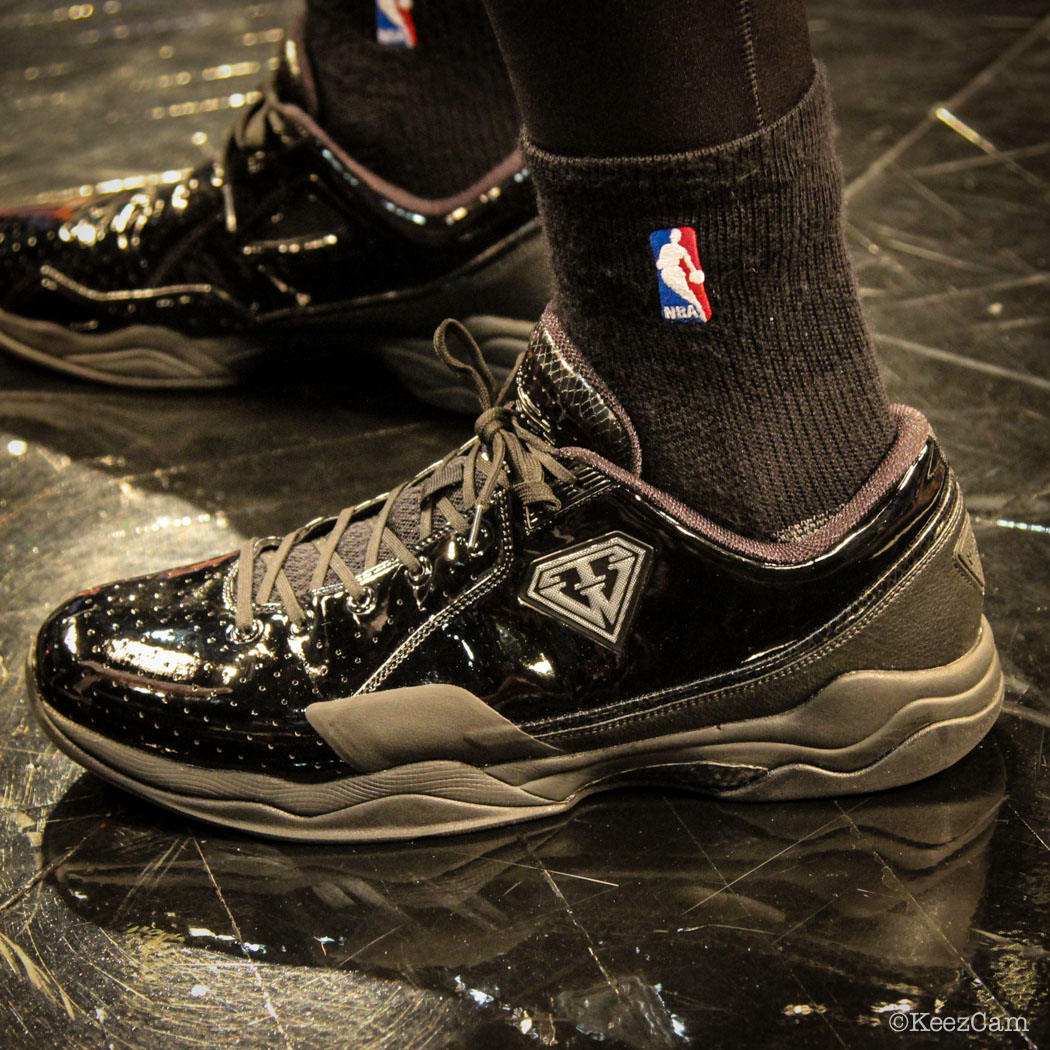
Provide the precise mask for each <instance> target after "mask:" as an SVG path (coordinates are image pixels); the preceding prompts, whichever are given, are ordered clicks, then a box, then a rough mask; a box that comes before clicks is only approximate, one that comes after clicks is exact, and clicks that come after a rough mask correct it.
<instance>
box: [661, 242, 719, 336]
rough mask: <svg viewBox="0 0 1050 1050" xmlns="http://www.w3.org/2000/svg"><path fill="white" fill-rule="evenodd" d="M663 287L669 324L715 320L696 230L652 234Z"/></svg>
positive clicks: (662, 303) (663, 302)
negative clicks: (670, 322) (708, 296)
mask: <svg viewBox="0 0 1050 1050" xmlns="http://www.w3.org/2000/svg"><path fill="white" fill-rule="evenodd" d="M649 245H650V247H651V248H652V249H653V259H654V261H655V262H656V277H657V281H658V282H659V284H660V312H661V313H662V314H663V316H664V320H665V321H691V322H693V323H694V324H703V323H704V322H705V321H709V320H710V319H711V303H710V302H709V301H708V298H707V289H706V288H705V287H704V270H703V267H702V266H701V265H700V253H699V252H698V251H697V247H696V230H694V229H693V228H692V226H676V227H675V228H674V229H671V230H656V231H654V232H653V233H651V234H649Z"/></svg>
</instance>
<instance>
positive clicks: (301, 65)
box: [273, 19, 321, 119]
mask: <svg viewBox="0 0 1050 1050" xmlns="http://www.w3.org/2000/svg"><path fill="white" fill-rule="evenodd" d="M273 76H274V84H275V85H276V88H277V97H278V98H279V99H280V100H281V101H282V102H284V103H285V104H287V105H289V106H298V107H299V108H300V109H301V110H304V111H305V112H306V113H308V114H309V115H310V116H311V117H314V118H315V119H316V118H318V117H319V116H320V113H319V110H320V108H321V107H320V103H319V101H318V95H317V86H316V84H315V82H314V74H313V68H312V67H311V65H310V56H309V55H308V54H307V52H306V44H305V43H304V36H303V25H302V19H296V20H295V21H294V22H292V24H291V25H290V26H289V27H288V29H287V31H286V32H285V35H284V40H283V41H282V42H281V47H280V50H279V51H278V53H277V69H276V71H275V72H274V75H273Z"/></svg>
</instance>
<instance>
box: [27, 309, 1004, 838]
mask: <svg viewBox="0 0 1050 1050" xmlns="http://www.w3.org/2000/svg"><path fill="white" fill-rule="evenodd" d="M450 333H456V334H458V335H460V336H464V332H463V330H462V329H460V328H458V327H456V326H455V322H445V323H443V324H442V326H441V327H440V328H439V329H438V333H437V336H436V338H435V347H436V350H437V352H438V356H439V357H440V358H441V359H442V360H443V361H444V362H445V363H446V364H447V365H449V366H451V367H452V368H453V369H454V370H455V371H457V372H458V373H459V374H460V375H461V376H462V377H463V378H464V379H466V380H468V381H469V383H470V385H472V386H473V387H474V388H475V390H476V392H477V394H478V396H479V398H480V399H481V403H482V413H481V415H480V417H479V418H478V421H477V423H476V426H475V436H474V437H473V438H472V439H471V440H470V441H469V442H467V443H466V444H465V445H463V446H462V447H461V448H460V449H457V450H456V451H454V452H453V453H450V454H449V455H448V456H447V457H446V458H445V459H443V460H441V461H440V462H438V463H436V464H434V465H433V466H431V467H429V468H427V469H426V470H424V471H423V472H422V473H420V474H419V475H418V476H417V477H416V478H414V479H412V481H410V482H407V483H405V484H404V485H402V486H399V487H398V488H396V489H394V490H393V491H392V492H391V493H390V494H389V495H387V496H385V497H380V498H379V499H377V500H374V501H372V502H370V503H367V504H364V505H361V506H358V507H353V508H349V509H347V510H344V511H343V512H342V513H341V514H339V515H338V516H337V517H335V518H326V519H322V520H318V521H314V522H311V523H310V524H308V525H305V526H303V527H302V528H301V529H299V530H297V531H295V532H293V533H291V534H290V535H288V536H286V537H284V538H283V539H281V538H276V537H275V538H271V539H259V540H253V541H250V542H249V543H247V544H246V545H245V546H244V548H243V549H242V550H241V551H240V552H238V553H234V554H229V555H225V556H223V557H219V558H216V559H215V560H214V561H209V562H206V563H204V564H201V565H194V566H190V567H189V568H183V569H175V570H172V571H169V572H165V573H161V574H159V575H156V576H149V577H143V578H141V579H135V580H130V581H126V582H122V583H116V584H112V585H110V586H106V587H101V588H97V589H95V590H91V591H88V592H86V593H84V594H81V595H79V596H78V597H76V598H74V599H73V600H72V601H70V602H69V603H68V604H66V605H65V606H64V607H62V608H61V609H59V610H58V611H57V612H56V613H54V614H53V615H52V616H51V618H50V619H49V620H48V621H47V623H46V624H45V625H44V627H43V628H42V630H41V632H40V635H39V638H38V640H37V644H36V647H35V649H34V652H33V654H32V658H31V662H32V668H31V673H30V676H29V678H30V681H31V682H33V683H34V686H35V692H36V694H37V698H36V700H35V703H36V709H37V713H38V715H39V717H40V719H41V721H42V723H43V725H44V727H45V728H46V729H47V731H48V733H49V734H50V735H51V737H52V739H53V740H54V741H55V742H56V743H57V744H58V745H59V747H61V748H62V750H64V751H65V752H66V753H67V754H69V755H70V756H71V757H73V758H74V759H75V760H76V761H78V762H80V763H81V764H82V765H84V766H86V767H87V768H88V769H91V770H93V771H95V772H97V773H99V774H100V775H101V776H103V777H105V778H107V779H108V780H111V781H113V782H114V783H116V784H119V785H121V786H123V787H125V788H127V789H128V790H130V791H134V792H136V793H138V794H140V795H143V796H145V797H146V798H149V799H152V800H153V801H155V802H158V803H161V804H163V805H165V806H168V807H170V808H172V809H175V810H178V811H180V812H182V813H187V814H190V815H193V816H197V817H202V818H205V819H207V820H211V821H215V822H218V823H221V824H226V825H228V826H231V827H237V828H242V829H245V830H250V831H255V832H260V833H263V834H270V835H277V836H284V837H289V838H299V839H315V840H321V839H328V840H357V839H393V838H403V837H409V836H415V835H422V834H431V833H447V832H455V831H461V830H466V829H472V828H482V827H488V826H492V825H499V824H504V823H509V822H513V821H519V820H526V819H529V818H531V817H538V816H543V815H547V814H552V813H557V812H560V811H563V810H566V809H568V808H569V807H571V806H572V805H573V804H574V803H575V802H576V801H578V800H579V799H580V798H582V797H583V796H585V795H587V794H589V793H591V792H593V791H596V790H600V789H603V788H609V787H614V786H617V785H623V784H637V783H658V784H670V785H678V786H683V787H690V788H694V789H697V790H701V791H705V792H708V793H711V794H714V795H717V796H719V797H722V798H728V799H756V800H764V801H776V800H782V799H793V798H803V797H812V796H821V795H836V794H840V793H849V792H861V791H864V792H867V791H873V790H878V789H881V788H888V787H892V786H895V785H899V784H904V783H908V782H911V781H915V780H919V779H921V778H924V777H926V776H929V775H930V774H932V773H935V772H937V771H938V770H940V769H943V768H944V767H946V766H948V765H950V764H951V763H952V762H954V761H955V760H956V759H958V758H959V757H960V756H961V755H963V754H965V753H966V752H967V751H969V750H970V749H971V748H972V747H973V746H974V745H975V744H976V743H977V741H978V740H980V739H981V737H982V736H983V735H984V734H985V733H986V732H987V731H988V729H989V728H990V726H991V725H992V723H993V722H994V721H995V718H996V716H997V714H998V711H999V707H1000V705H1001V702H1002V689H1003V676H1002V672H1001V670H1000V666H999V660H998V657H997V654H996V649H995V644H994V642H993V639H992V634H991V631H990V629H989V627H988V624H987V622H986V621H985V620H984V618H983V617H982V611H981V610H982V601H983V589H984V583H983V577H982V573H981V567H980V561H979V558H978V555H977V549H976V545H975V543H974V538H973V532H972V530H971V528H970V524H969V519H968V517H967V515H966V512H965V509H964V507H963V502H962V498H961V495H960V492H959V486H958V483H957V481H956V479H955V477H954V475H953V474H952V473H951V471H950V470H949V469H948V467H947V465H946V463H945V460H944V458H943V456H942V455H941V452H940V450H939V448H938V446H937V443H936V442H935V440H934V439H933V437H932V435H931V434H930V430H929V426H928V424H927V423H926V421H925V419H923V417H922V416H921V415H919V414H918V413H917V412H915V411H913V410H912V409H908V408H903V407H901V408H898V409H897V410H896V419H897V426H898V433H897V438H896V441H895V443H894V445H893V447H892V448H891V450H890V451H889V453H888V454H887V456H886V458H885V460H884V461H883V463H882V464H881V465H880V466H879V468H878V469H877V470H876V472H875V473H874V474H873V475H872V477H871V478H870V479H869V480H868V482H867V483H866V484H865V485H864V486H863V488H862V489H861V490H860V491H859V492H858V493H857V494H856V495H855V496H854V498H853V499H851V500H850V501H849V502H848V503H847V504H846V505H845V506H843V507H842V508H841V509H840V510H839V511H838V512H836V513H835V514H834V515H833V516H831V517H829V518H828V520H826V521H824V522H822V523H820V524H819V526H818V527H816V528H815V529H814V530H813V531H811V532H809V533H807V534H805V535H802V536H799V537H796V538H793V539H791V540H786V541H783V542H758V541H754V540H749V539H746V538H744V537H741V536H738V535H735V534H733V533H731V532H729V531H728V530H726V529H724V528H722V527H720V526H718V525H716V524H714V523H712V522H711V521H708V520H707V519H705V518H704V517H702V516H700V515H699V514H697V513H695V512H694V511H692V510H690V509H688V508H686V507H684V506H682V505H680V504H678V503H676V502H675V501H674V500H673V499H671V498H669V497H668V496H667V495H665V494H664V493H661V492H659V491H657V490H655V489H653V488H652V487H650V486H648V485H647V484H646V483H645V482H644V481H643V480H642V479H641V476H640V468H641V455H640V451H639V446H638V441H637V438H636V436H635V433H634V430H633V428H632V426H631V423H630V420H629V419H628V418H627V416H626V415H625V413H624V412H623V410H622V408H620V406H619V405H618V404H617V403H616V401H615V400H614V398H613V397H612V395H611V394H610V393H609V391H608V390H607V389H606V388H605V387H604V385H603V384H602V383H601V381H600V380H599V379H598V377H597V376H595V375H594V374H593V373H592V372H591V371H590V369H589V367H588V366H587V364H586V362H585V361H584V360H583V359H582V358H581V357H580V355H579V354H578V353H577V352H576V350H575V349H574V347H573V346H572V345H571V343H570V342H569V341H568V339H567V338H566V337H565V335H564V333H563V332H562V331H561V329H560V327H559V325H558V323H557V320H556V318H555V317H554V316H553V315H551V314H549V313H548V314H547V315H545V317H544V320H543V321H542V322H541V323H540V325H539V326H538V327H537V329H536V331H535V334H534V336H533V340H532V344H531V346H530V349H529V351H528V352H527V354H526V355H525V357H524V359H523V360H522V362H521V364H520V365H519V367H518V370H517V372H516V374H515V378H514V380H513V383H511V384H508V386H507V388H506V389H505V390H504V392H503V394H502V396H501V397H500V398H499V399H498V400H497V399H495V395H494V389H493V384H492V381H491V377H489V376H488V375H487V374H486V370H485V367H484V361H483V360H482V358H481V355H480V351H478V349H477V347H476V346H475V347H472V350H471V355H472V361H471V363H465V362H463V361H460V360H458V359H456V358H454V357H453V356H452V354H451V352H450V351H449V348H448V345H447V339H448V336H449V334H450ZM464 337H465V336H464Z"/></svg>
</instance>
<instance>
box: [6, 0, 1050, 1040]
mask: <svg viewBox="0 0 1050 1050" xmlns="http://www.w3.org/2000/svg"><path fill="white" fill-rule="evenodd" d="M51 2H52V3H53V2H56V0H51ZM290 11H291V8H290V7H289V5H288V4H287V3H284V2H280V3H269V2H262V3H257V4H252V5H250V6H244V5H241V4H239V3H237V2H236V0H209V2H207V3H205V2H201V0H183V2H181V3H180V4H177V5H172V4H167V5H165V4H160V3H159V2H158V0H105V2H95V3H94V4H91V3H85V4H79V5H75V6H73V7H59V8H55V9H53V8H52V7H51V6H50V3H47V2H39V0H35V2H34V0H0V127H2V128H3V135H0V201H2V202H3V203H16V202H23V201H31V200H33V199H34V198H35V197H37V196H38V195H41V194H44V193H45V192H47V193H48V194H49V195H50V194H51V193H52V192H53V191H63V192H65V193H68V194H69V195H71V196H73V195H78V194H81V193H86V192H90V190H91V188H92V187H94V186H96V185H98V184H99V183H106V184H110V183H114V182H115V181H117V180H128V179H132V180H135V179H141V178H147V179H148V178H160V179H163V178H164V177H165V172H171V171H176V170H178V169H180V168H182V167H185V166H187V165H189V164H192V163H194V162H195V160H196V158H198V157H199V156H200V151H201V149H202V148H203V149H205V150H211V149H214V148H216V146H217V144H218V142H219V141H220V139H221V134H222V129H223V128H224V127H225V125H226V123H227V122H228V121H229V120H230V119H231V116H232V115H231V113H230V112H229V111H230V110H231V109H237V108H239V107H240V106H242V105H244V104H246V102H247V101H248V100H250V99H251V98H252V97H253V96H252V95H251V92H252V91H253V90H254V89H255V87H256V85H257V84H258V82H259V80H260V78H261V77H263V76H265V73H266V70H267V65H268V60H269V56H270V54H271V49H272V46H273V43H274V41H275V40H276V39H277V38H278V37H279V35H280V27H281V26H282V24H283V23H284V21H285V20H286V19H287V18H288V16H289V14H290ZM810 13H811V20H812V26H813V35H814V40H815V43H816V47H817V49H818V51H819V52H820V54H821V56H822V57H823V58H824V59H825V60H826V61H827V63H828V65H829V68H830V71H831V76H832V80H833V82H834V84H835V86H836V89H837V97H838V107H839V117H840V122H841V124H842V132H841V137H840V144H841V149H842V153H843V160H844V164H845V168H846V174H847V181H848V198H849V209H850V211H849V215H850V238H851V243H852V246H853V248H854V251H855V259H856V262H857V266H858V270H859V273H860V276H861V280H862V283H863V286H864V294H865V299H866V303H867V305H868V307H869V309H870V313H871V317H872V320H873V321H874V323H875V324H876V326H877V328H878V331H879V343H880V350H881V353H882V361H883V365H884V370H885V376H886V379H887V382H888V383H889V385H890V388H891V391H892V393H893V395H894V396H895V397H896V398H899V399H907V400H909V401H911V402H912V403H913V404H916V405H917V406H918V407H920V408H922V409H923V410H924V411H925V412H926V413H927V414H928V415H929V416H930V418H931V419H932V420H933V423H934V425H935V427H936V429H937V431H938V433H939V435H940V437H941V438H942V440H943V442H944V444H945V445H946V446H947V448H948V450H949V452H950V453H951V455H952V458H953V462H954V464H955V466H956V467H957V469H958V471H959V473H960V474H961V476H962V479H963V482H964V485H965V488H966V490H967V493H968V497H969V501H970V505H971V508H972V509H973V511H974V512H975V518H976V525H977V531H978V534H979V541H980V543H981V546H982V549H983V552H984V557H985V566H986V569H987V573H988V577H989V582H990V593H989V598H988V611H989V616H990V618H991V620H992V623H993V625H994V627H995V630H996V632H997V636H998V638H999V642H1000V647H1001V652H1002V656H1003V660H1004V663H1005V666H1006V671H1007V675H1008V683H1009V694H1008V703H1007V710H1006V712H1005V713H1004V716H1003V718H1002V719H1001V721H1000V723H999V725H998V726H997V727H996V729H995V730H994V731H993V733H992V735H991V737H990V738H989V739H988V741H987V742H986V743H985V744H984V745H982V746H981V748H979V749H978V751H977V752H975V753H974V754H973V755H971V756H970V757H969V758H967V759H966V760H965V761H964V762H962V763H960V764H959V765H958V766H957V767H956V768H954V769H952V770H950V771H948V772H947V773H944V774H942V775H941V776H939V777H937V778H935V779H934V780H931V781H928V782H926V783H923V784H919V785H916V786H914V787H911V788H908V789H904V790H901V791H897V792H890V793H885V794H883V795H879V796H873V797H870V798H852V799H848V800H841V801H834V800H830V801H820V802H813V803H800V804H795V805H782V806H754V805H752V806H730V805H723V804H717V803H713V802H710V801H705V800H702V799H698V798H694V797H690V796H687V795H684V794H683V795H679V794H663V793H640V792H633V793H632V792H622V793H617V794H610V795H608V796H606V797H603V798H596V799H594V800H591V801H589V802H587V803H585V804H584V805H581V806H580V807H579V808H578V809H577V810H576V811H575V812H573V813H572V814H571V815H570V816H567V817H564V818H561V819H558V820H556V821H553V822H548V823H542V824H535V825H531V826H526V827H523V828H520V829H513V830H509V831H505V832H497V833H491V834H484V835H474V836H470V837H465V838H459V839H448V840H444V841H441V842H437V843H432V844H426V843H424V844H410V845H406V846H399V847H396V848H391V847H384V848H375V849H346V848H321V847H312V848H302V847H295V846H289V845H279V844H274V843H268V842H260V841H256V840H252V839H249V838H245V837H242V836H237V835H225V834H221V833H217V832H215V831H214V830H210V829H207V828H204V827H202V826H196V825H193V824H189V823H187V822H185V821H183V820H180V819H175V818H172V817H169V816H166V815H164V814H162V813H160V812H158V811H156V810H154V809H152V808H150V807H149V806H147V805H145V804H141V803H138V802H135V801H133V800H131V799H129V798H128V797H126V796H124V795H123V794H121V793H119V792H117V791H114V790H110V789H107V788H105V787H103V786H102V785H101V784H100V783H99V782H98V781H97V780H95V779H94V778H92V777H91V776H89V775H87V774H83V773H81V772H80V771H79V770H78V769H76V768H75V767H74V766H72V765H71V764H70V763H69V762H67V761H66V760H65V759H64V758H61V757H59V756H58V755H57V754H56V752H55V751H54V749H53V748H51V747H50V746H48V744H47V743H46V742H45V740H44V737H43V736H42V735H41V733H40V732H39V731H38V730H37V729H36V727H35V726H34V725H33V724H32V722H31V720H30V719H29V717H28V716H27V713H26V707H25V696H24V680H23V671H22V661H23V658H24V654H25V652H26V648H27V646H28V644H29V641H30V638H31V636H32V632H33V630H34V628H35V627H36V625H37V624H38V623H39V621H40V620H41V618H42V617H43V615H44V614H45V612H46V611H47V610H48V609H49V608H50V607H51V606H53V605H54V604H55V603H56V602H58V601H60V600H61V599H63V598H64V597H66V596H67V595H68V594H70V593H71V592H73V591H75V590H78V589H80V588H82V587H84V586H86V585H89V584H92V583H96V582H100V581H101V580H104V579H109V578H114V577H117V576H124V575H129V574H132V573H137V572H142V571H147V570H150V569H158V568H162V567H166V566H168V565H170V564H174V563H177V562H185V561H190V560H193V559H196V558H198V557H199V556H201V555H205V554H208V553H213V552H216V551H218V550H224V549H230V548H232V547H234V546H236V545H237V544H238V542H239V539H240V538H241V537H242V536H244V535H246V534H255V533H266V534H270V533H277V532H280V531H283V530H285V529H288V528H291V527H292V526H294V525H297V524H300V523H301V522H302V521H304V520H306V519H308V518H310V517H312V516H314V515H315V514H316V513H319V512H322V511H332V510H336V509H338V508H339V507H341V506H344V505H345V504H347V503H349V502H352V501H354V500H356V499H358V498H360V497H363V496H365V495H367V494H370V493H372V492H375V491H378V490H382V489H385V488H387V487H389V486H390V485H391V484H392V483H394V482H395V481H397V480H398V479H399V478H401V477H402V476H403V475H404V474H405V473H406V471H414V470H415V468H416V467H418V466H420V465H421V464H424V463H426V462H429V461H431V460H433V459H434V458H436V456H437V455H439V454H440V453H442V452H444V451H445V449H446V448H448V447H450V445H451V444H452V443H453V442H458V441H459V440H460V438H461V436H462V435H463V433H464V430H463V424H462V423H461V422H460V421H458V420H456V419H453V418H451V417H444V416H437V415H434V414H432V413H430V412H428V411H427V410H425V409H423V408H421V407H420V406H418V405H416V404H413V403H411V402H408V401H406V399H405V398H403V397H402V396H400V395H398V393H397V392H396V390H394V389H392V388H391V387H390V384H389V383H388V382H387V380H386V377H385V376H384V375H383V374H382V373H380V372H378V371H369V370H368V369H367V368H366V367H365V366H362V365H360V364H359V363H356V362H355V363H354V364H353V367H352V370H351V369H347V371H346V373H345V375H344V374H341V373H340V371H339V370H338V368H335V367H333V366H332V365H329V366H327V368H326V371H325V372H324V374H323V381H314V378H315V377H314V376H313V375H312V374H311V373H310V370H309V369H305V370H303V369H298V370H297V372H296V377H295V379H294V381H293V382H292V383H291V384H290V385H289V383H288V382H287V380H285V381H283V382H282V381H278V380H276V379H275V380H273V381H271V380H268V379H267V378H266V377H262V378H260V380H259V381H258V382H257V383H255V384H254V385H253V386H251V387H250V388H248V389H246V390H243V391H240V392H237V393H233V394H223V395H220V396H216V397H203V396H202V397H198V396H174V397H153V396H140V395H134V394H125V393H119V392H114V391H107V390H102V389H99V388H95V387H90V386H87V385H82V384H79V383H74V382H71V381H64V380H57V379H55V378H53V377H51V376H48V375H46V374H45V373H43V372H40V371H37V370H35V369H32V368H30V367H28V366H25V365H22V364H18V363H16V362H14V361H12V360H8V359H0V763H2V765H0V788H2V794H0V1047H15V1046H18V1047H25V1048H29V1050H36V1048H40V1050H44V1048H47V1050H52V1048H57V1047H61V1048H70V1050H76V1048H81V1047H83V1048H89V1047H90V1048H99V1050H101V1048H104V1047H107V1048H108V1047H113V1048H118V1050H119V1048H134V1050H140V1048H141V1050H163V1048H167V1047H202V1048H208V1050H212V1048H222V1047H226V1046H231V1047H232V1046H237V1047H243V1048H248V1050H256V1048H271V1047H272V1048H287V1047H296V1048H299V1047H301V1048H317V1050H322V1048H323V1050H333V1048H342V1047H385V1048H391V1050H415V1048H445V1047H454V1048H461V1050H500V1048H503V1047H510V1048H518V1047H538V1046H547V1045H556V1046H562V1047H570V1048H591V1047H610V1048H615V1047H622V1048H636V1050H642V1048H650V1047H657V1048H668V1050H670V1048H676V1047H688V1046H699V1047H705V1048H708V1047H712V1048H719V1047H733V1048H735V1047H766V1046H770V1047H772V1046H776V1047H795V1046H798V1047H802V1046H804V1047H825V1046H826V1047H868V1046H872V1047H898V1046H900V1047H904V1046H922V1045H928V1044H929V1045H950V1046H959V1047H969V1046H974V1047H977V1046H980V1047H988V1046H994V1047H998V1046H1010V1047H1012V1046H1018V1047H1025V1046H1027V1047H1032V1046H1044V1047H1050V774H1048V771H1047V765H1046V761H1045V760H1044V757H1043V753H1044V736H1045V733H1046V730H1047V727H1050V295H1048V293H1050V0H1000V2H998V3H995V4H988V3H985V2H978V0H856V2H853V3H850V4H841V3H834V2H832V0H815V2H814V3H813V4H812V6H811V12H810ZM319 379H320V377H319ZM897 1009H909V1010H911V1011H913V1012H917V1013H923V1012H927V1011H928V1012H931V1013H937V1014H939V1015H940V1016H943V1017H964V1016H969V1015H972V1014H977V1015H978V1021H977V1023H978V1024H980V1023H981V1021H980V1018H981V1017H982V1016H983V1018H984V1024H985V1025H986V1026H989V1027H997V1026H999V1027H1001V1026H1004V1025H1006V1024H1008V1023H1013V1024H1014V1026H1015V1027H1024V1025H1021V1024H1020V1023H1019V1020H1020V1019H1023V1020H1024V1021H1025V1022H1026V1023H1027V1028H1028V1031H1027V1034H1026V1035H1025V1034H1017V1033H1014V1034H1009V1035H993V1034H990V1033H985V1034H979V1035H974V1034H971V1035H966V1034H955V1035H952V1036H941V1037H937V1036H934V1035H928V1036H923V1035H922V1034H921V1033H918V1034H916V1033H910V1034H903V1035H901V1034H896V1033H894V1032H893V1031H892V1030H891V1029H890V1027H889V1024H888V1019H889V1017H890V1016H891V1014H892V1013H893V1011H894V1010H897ZM1011 1018H1013V1019H1018V1020H1015V1021H1013V1022H1009V1021H1008V1019H1011Z"/></svg>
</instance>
